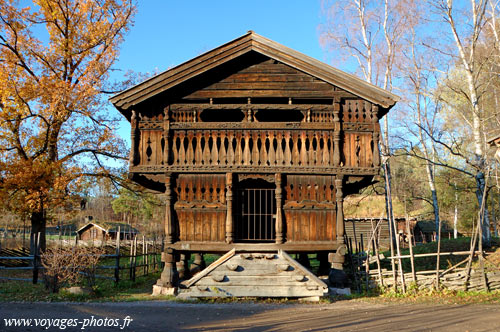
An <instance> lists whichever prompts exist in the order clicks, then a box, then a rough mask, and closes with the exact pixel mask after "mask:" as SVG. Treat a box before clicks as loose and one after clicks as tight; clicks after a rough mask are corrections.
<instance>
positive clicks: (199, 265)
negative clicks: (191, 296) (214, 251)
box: [189, 253, 206, 275]
mask: <svg viewBox="0 0 500 332" xmlns="http://www.w3.org/2000/svg"><path fill="white" fill-rule="evenodd" d="M193 256H194V260H193V262H192V263H191V266H190V267H189V269H190V272H191V275H195V274H196V273H198V272H200V271H201V270H203V269H204V268H205V267H206V263H205V260H204V258H203V255H202V254H200V253H195V254H194V255H193Z"/></svg>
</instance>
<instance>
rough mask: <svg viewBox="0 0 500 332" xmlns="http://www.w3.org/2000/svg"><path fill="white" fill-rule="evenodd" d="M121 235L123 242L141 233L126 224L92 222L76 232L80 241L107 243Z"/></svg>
mask: <svg viewBox="0 0 500 332" xmlns="http://www.w3.org/2000/svg"><path fill="white" fill-rule="evenodd" d="M118 234H120V239H121V240H131V239H133V238H134V237H135V236H136V235H137V234H139V231H138V230H137V229H135V228H134V227H132V226H130V225H128V224H125V223H109V222H108V223H101V222H99V223H98V222H90V223H87V224H86V225H85V226H83V227H81V228H80V229H78V230H77V231H76V236H77V237H78V240H82V241H94V240H96V241H107V240H116V238H117V237H118Z"/></svg>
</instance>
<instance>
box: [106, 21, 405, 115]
mask: <svg viewBox="0 0 500 332" xmlns="http://www.w3.org/2000/svg"><path fill="white" fill-rule="evenodd" d="M248 52H257V53H260V54H262V55H264V56H267V57H269V58H271V59H274V60H276V61H279V62H281V63H283V64H285V65H288V66H290V67H293V68H295V69H297V70H300V71H302V72H304V73H307V74H309V75H312V76H314V77H316V78H318V79H320V80H323V81H325V82H327V83H329V84H332V85H335V86H337V87H339V88H341V89H343V90H345V91H348V92H350V93H352V94H354V95H356V96H359V97H361V98H363V99H365V100H367V101H369V102H372V103H374V104H376V105H379V106H380V107H381V108H383V109H385V110H386V111H385V112H383V114H385V113H386V112H387V110H389V109H390V108H391V107H392V106H393V105H394V104H395V103H396V102H397V101H398V100H399V99H400V98H399V97H398V96H396V95H394V94H392V93H390V92H388V91H386V90H384V89H381V88H379V87H377V86H375V85H373V84H370V83H367V82H366V81H363V80H362V79H360V78H358V77H356V76H354V75H351V74H348V73H345V72H343V71H341V70H339V69H336V68H333V67H331V66H329V65H327V64H325V63H323V62H321V61H318V60H316V59H314V58H312V57H309V56H307V55H305V54H302V53H300V52H297V51H295V50H293V49H291V48H288V47H286V46H283V45H281V44H279V43H277V42H275V41H272V40H270V39H267V38H265V37H263V36H260V35H258V34H256V33H254V32H253V31H249V32H248V33H246V34H245V35H243V36H241V37H239V38H236V39H234V40H232V41H230V42H228V43H226V44H223V45H221V46H219V47H217V48H215V49H213V50H211V51H208V52H206V53H204V54H202V55H200V56H197V57H195V58H193V59H191V60H189V61H186V62H184V63H182V64H180V65H178V66H176V67H174V68H172V69H169V70H167V71H165V72H163V73H161V74H159V75H156V76H154V77H152V78H150V79H148V80H146V81H144V82H142V83H140V84H137V85H135V86H133V87H131V88H129V89H127V90H124V91H122V92H120V93H118V94H116V95H114V96H113V97H111V98H110V101H111V102H112V103H113V105H114V106H115V107H116V108H117V109H118V110H119V111H120V112H121V113H123V114H124V115H125V116H126V117H127V118H128V119H130V114H131V108H132V107H134V106H135V105H137V104H139V103H141V102H143V101H145V100H148V99H150V98H152V97H155V96H157V95H158V94H160V93H162V92H165V91H167V90H169V89H171V88H173V87H175V86H177V85H179V84H181V83H183V82H185V81H187V80H189V79H191V78H193V77H196V76H198V75H200V74H203V73H205V72H207V71H208V70H210V69H213V68H215V67H217V66H220V65H222V64H224V63H226V62H228V61H230V60H233V59H235V58H237V57H240V56H242V55H244V54H246V53H248Z"/></svg>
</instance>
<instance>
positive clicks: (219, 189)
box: [174, 174, 226, 242]
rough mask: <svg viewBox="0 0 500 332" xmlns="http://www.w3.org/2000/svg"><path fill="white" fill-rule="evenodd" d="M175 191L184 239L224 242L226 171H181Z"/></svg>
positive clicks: (176, 205)
mask: <svg viewBox="0 0 500 332" xmlns="http://www.w3.org/2000/svg"><path fill="white" fill-rule="evenodd" d="M175 193H176V195H177V202H176V203H175V205H174V209H175V212H176V215H177V219H178V222H179V239H180V240H181V241H196V242H214V241H215V242H224V241H225V222H226V197H225V174H209V175H193V174H180V175H179V176H178V179H177V185H176V188H175Z"/></svg>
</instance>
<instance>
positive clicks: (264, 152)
mask: <svg viewBox="0 0 500 332" xmlns="http://www.w3.org/2000/svg"><path fill="white" fill-rule="evenodd" d="M270 145H271V141H270V137H269V132H266V135H265V136H264V138H263V140H262V149H261V157H260V160H261V161H262V165H270V163H269V149H270Z"/></svg>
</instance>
